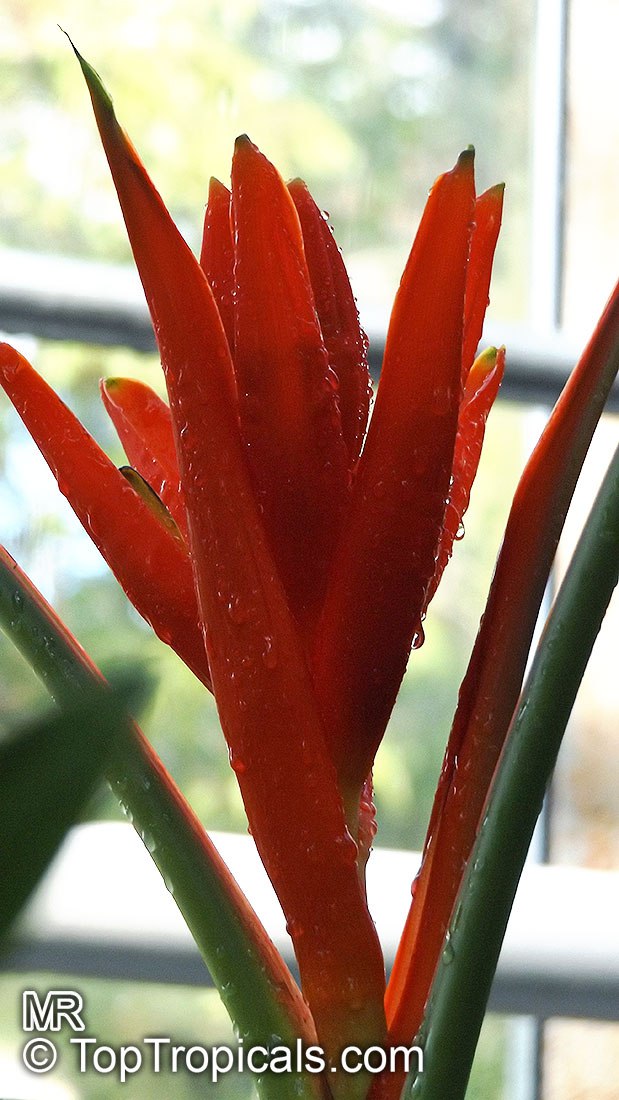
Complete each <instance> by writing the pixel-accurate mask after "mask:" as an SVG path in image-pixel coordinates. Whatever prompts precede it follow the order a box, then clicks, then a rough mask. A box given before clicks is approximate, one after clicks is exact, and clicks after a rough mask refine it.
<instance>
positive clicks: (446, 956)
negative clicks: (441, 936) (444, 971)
mask: <svg viewBox="0 0 619 1100" xmlns="http://www.w3.org/2000/svg"><path fill="white" fill-rule="evenodd" d="M455 954H456V953H455V951H454V947H453V944H452V942H451V936H450V934H449V932H448V933H447V936H446V939H445V946H444V948H443V954H442V956H441V957H442V960H443V962H444V964H445V966H449V965H450V964H451V963H452V962H453V961H454V958H455Z"/></svg>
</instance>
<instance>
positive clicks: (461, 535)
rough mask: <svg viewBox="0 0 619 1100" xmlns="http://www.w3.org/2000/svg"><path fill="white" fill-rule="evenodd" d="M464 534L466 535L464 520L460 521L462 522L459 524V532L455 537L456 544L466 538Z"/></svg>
mask: <svg viewBox="0 0 619 1100" xmlns="http://www.w3.org/2000/svg"><path fill="white" fill-rule="evenodd" d="M464 534H465V532H464V524H463V522H462V520H460V522H459V523H458V530H457V531H456V533H455V535H454V538H455V539H456V542H460V539H463V538H464Z"/></svg>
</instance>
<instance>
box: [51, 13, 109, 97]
mask: <svg viewBox="0 0 619 1100" xmlns="http://www.w3.org/2000/svg"><path fill="white" fill-rule="evenodd" d="M58 26H59V30H61V31H62V33H63V34H64V35H66V37H67V38H68V40H69V44H70V46H71V49H72V50H73V53H74V54H75V56H76V58H77V60H78V61H79V63H80V67H81V70H82V72H83V74H84V77H85V80H86V83H87V85H88V88H89V90H90V93H91V95H93V96H95V97H96V98H97V99H98V100H99V101H100V102H101V103H102V104H103V105H104V106H105V107H106V108H107V110H108V111H110V112H111V113H112V114H113V113H114V105H113V103H112V97H111V95H110V94H109V92H108V91H107V90H106V88H105V85H104V83H103V81H102V80H101V77H100V76H99V74H98V72H97V71H96V69H93V67H92V65H89V64H88V62H87V61H86V58H84V57H82V55H81V53H80V52H79V50H78V48H77V46H76V45H75V43H74V41H73V39H72V38H71V35H70V34H68V32H67V31H65V29H64V27H61V26H60V24H59V25H58Z"/></svg>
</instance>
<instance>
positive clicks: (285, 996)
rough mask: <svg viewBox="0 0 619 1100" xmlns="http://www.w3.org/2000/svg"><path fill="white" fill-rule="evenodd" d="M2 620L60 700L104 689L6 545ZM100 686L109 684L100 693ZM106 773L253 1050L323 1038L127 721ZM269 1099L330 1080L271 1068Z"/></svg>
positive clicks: (302, 1092)
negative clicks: (318, 1035)
mask: <svg viewBox="0 0 619 1100" xmlns="http://www.w3.org/2000/svg"><path fill="white" fill-rule="evenodd" d="M0 625H1V626H2V627H3V628H4V630H5V631H6V633H7V634H8V636H9V637H10V639H11V641H12V642H13V643H14V644H15V645H16V646H17V648H18V649H19V650H20V652H21V653H22V654H23V655H24V656H25V657H26V659H27V660H28V662H29V664H30V665H31V666H32V668H33V669H34V671H35V672H36V673H37V675H38V676H39V677H40V678H41V679H42V680H43V682H44V684H45V686H46V687H47V689H48V691H49V692H50V693H51V694H52V695H53V696H54V698H55V699H56V700H57V701H58V702H60V703H67V704H68V705H71V701H72V700H74V699H75V698H76V697H77V698H79V697H81V696H83V695H84V693H85V697H86V698H88V693H89V692H92V690H93V685H94V686H96V685H100V683H101V679H102V678H101V674H100V673H99V671H98V669H97V668H96V666H95V665H94V664H93V663H92V661H91V660H90V659H89V658H88V657H87V655H86V654H85V653H84V651H83V650H82V648H81V647H80V645H79V644H78V642H77V641H76V640H75V638H73V636H72V635H71V633H70V632H69V631H68V630H67V628H66V627H65V626H64V624H63V623H62V622H60V620H59V619H58V617H57V616H56V614H55V612H54V611H53V610H52V608H51V607H50V606H49V604H47V602H46V601H45V600H44V598H43V597H42V596H41V594H40V592H38V591H37V589H36V588H35V587H34V585H33V584H32V582H31V581H30V580H29V579H28V577H26V576H25V574H24V573H22V571H21V570H20V569H19V567H18V566H17V564H16V563H15V562H14V561H13V559H12V558H11V557H10V555H9V554H8V553H7V552H6V550H4V548H3V547H0ZM100 690H101V689H100ZM127 721H128V723H129V724H128V734H129V735H128V736H127V737H126V738H125V737H123V738H121V739H120V740H119V741H118V742H117V744H116V746H115V751H114V752H113V754H112V756H111V757H110V759H109V761H108V765H107V779H108V781H109V783H110V785H111V786H112V788H113V790H114V791H115V792H116V794H117V796H118V798H119V799H120V801H121V803H122V804H123V806H124V807H125V808H126V810H127V812H128V814H129V816H130V818H131V820H132V822H133V825H134V827H135V829H136V830H137V832H138V833H139V835H140V836H141V838H142V839H143V840H144V842H145V844H146V847H147V849H148V851H149V854H150V856H151V858H152V859H153V860H154V862H155V863H156V865H157V867H158V868H159V871H160V872H161V875H162V877H163V879H164V881H165V883H166V885H167V886H168V888H169V889H170V890H171V892H172V893H173V895H174V900H175V901H176V904H177V905H178V907H179V909H180V911H181V913H182V914H183V917H184V918H185V921H186V923H187V925H188V927H189V929H190V931H191V933H192V935H193V938H194V940H195V942H196V944H197V946H198V948H199V950H200V953H201V954H202V957H203V958H204V960H205V962H206V964H207V966H208V968H209V970H210V973H211V976H212V978H213V981H214V983H215V985H216V986H217V988H218V989H219V992H220V994H221V997H222V1000H223V1002H224V1004H225V1005H226V1008H227V1010H228V1012H229V1014H230V1017H231V1019H232V1020H233V1022H234V1024H235V1026H236V1029H237V1031H238V1034H239V1036H240V1037H242V1038H243V1040H244V1042H245V1044H246V1046H270V1045H272V1044H273V1043H274V1042H275V1038H277V1041H278V1044H283V1045H286V1046H289V1047H292V1048H294V1046H295V1043H296V1041H297V1039H300V1040H301V1041H302V1042H303V1044H304V1045H310V1044H312V1043H315V1042H316V1034H315V1030H314V1026H313V1022H312V1019H311V1016H310V1014H309V1010H308V1009H307V1006H306V1004H305V1002H304V1000H303V998H302V996H301V993H300V991H299V989H298V987H297V985H296V984H295V982H294V980H293V978H292V976H291V974H290V972H289V970H288V968H287V966H286V964H285V963H284V961H283V959H282V958H281V956H280V955H279V953H278V952H277V950H276V948H275V947H274V945H273V943H272V942H271V940H270V939H269V937H268V935H267V933H266V931H265V930H264V928H263V926H262V924H261V923H260V921H259V920H258V917H257V916H256V914H255V913H254V911H253V909H252V908H251V906H250V905H249V902H248V901H247V899H246V898H245V896H244V894H243V893H242V891H241V890H240V888H239V887H238V885H237V883H236V881H235V880H234V878H233V877H232V875H231V874H230V872H229V871H228V868H227V867H226V865H225V864H224V862H223V860H222V859H221V857H220V856H219V853H218V852H217V850H216V848H215V847H214V845H213V844H212V842H211V841H210V839H209V837H208V835H207V834H206V833H205V831H204V829H203V828H202V826H201V824H200V822H199V821H198V820H197V818H196V817H195V815H194V814H193V811H192V810H191V808H190V807H189V806H188V804H187V803H186V801H185V799H184V798H183V796H182V794H181V793H180V791H179V790H178V788H177V787H176V785H175V783H174V781H173V780H172V778H171V777H170V775H169V774H168V773H167V771H166V770H165V768H164V766H163V764H162V763H161V761H160V760H159V758H158V757H157V755H156V753H155V752H154V751H153V749H152V748H151V746H150V745H149V744H148V742H147V740H146V738H145V737H144V735H143V734H142V733H141V731H140V730H139V729H138V727H137V726H136V725H135V724H134V723H133V722H132V721H131V719H129V718H128V716H127ZM257 1087H258V1088H259V1091H260V1095H261V1096H262V1097H263V1098H267V1100H289V1098H291V1097H293V1098H294V1100H319V1098H324V1096H325V1095H326V1092H325V1084H324V1078H323V1077H322V1076H320V1075H312V1074H304V1073H300V1074H297V1073H295V1072H293V1073H284V1074H279V1075H276V1074H270V1075H264V1077H262V1078H261V1079H260V1080H259V1081H257Z"/></svg>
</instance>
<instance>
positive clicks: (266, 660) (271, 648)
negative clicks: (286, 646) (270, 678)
mask: <svg viewBox="0 0 619 1100" xmlns="http://www.w3.org/2000/svg"><path fill="white" fill-rule="evenodd" d="M262 662H263V664H264V666H265V668H275V666H276V665H277V653H276V652H275V645H274V642H273V639H272V638H271V637H270V636H269V635H267V637H266V638H265V639H264V649H263V651H262Z"/></svg>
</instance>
